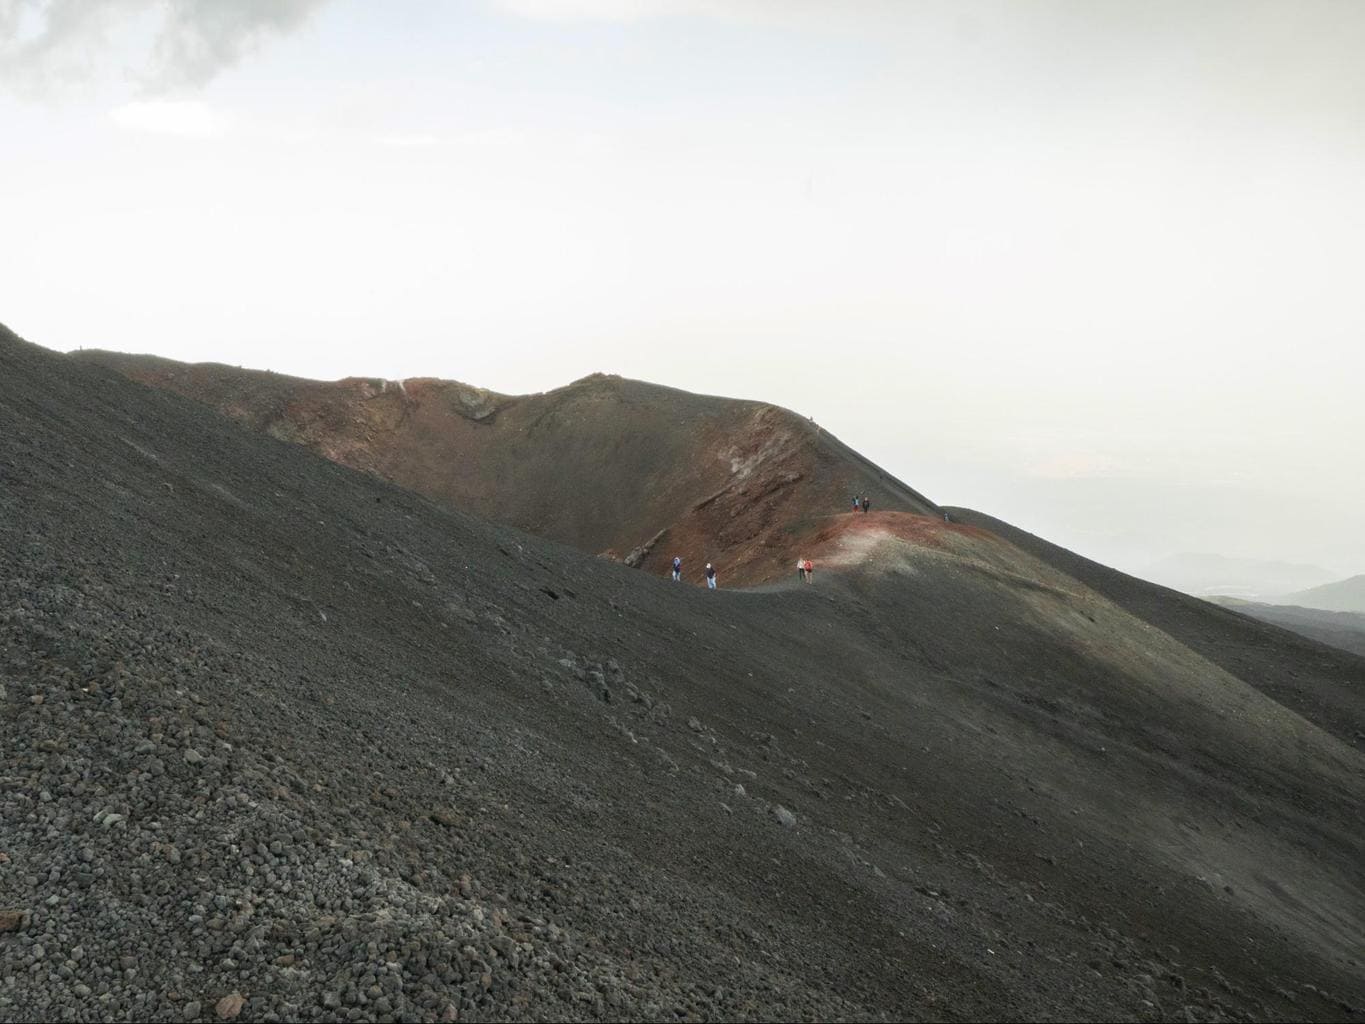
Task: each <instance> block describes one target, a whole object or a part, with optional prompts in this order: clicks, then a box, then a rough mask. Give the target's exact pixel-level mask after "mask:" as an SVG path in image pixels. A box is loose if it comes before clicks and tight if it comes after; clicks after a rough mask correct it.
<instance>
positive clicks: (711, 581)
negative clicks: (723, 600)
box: [706, 562, 716, 590]
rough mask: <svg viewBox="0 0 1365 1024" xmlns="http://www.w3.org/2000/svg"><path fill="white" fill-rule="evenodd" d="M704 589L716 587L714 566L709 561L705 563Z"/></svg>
mask: <svg viewBox="0 0 1365 1024" xmlns="http://www.w3.org/2000/svg"><path fill="white" fill-rule="evenodd" d="M706 589H707V590H715V589H716V567H715V566H714V565H712V564H711V563H710V562H707V563H706Z"/></svg>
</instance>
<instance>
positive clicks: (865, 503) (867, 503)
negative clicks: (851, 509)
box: [863, 495, 872, 515]
mask: <svg viewBox="0 0 1365 1024" xmlns="http://www.w3.org/2000/svg"><path fill="white" fill-rule="evenodd" d="M871 507H872V499H871V498H869V497H868V496H867V495H863V515H867V510H868V509H870V508H871Z"/></svg>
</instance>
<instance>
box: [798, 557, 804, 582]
mask: <svg viewBox="0 0 1365 1024" xmlns="http://www.w3.org/2000/svg"><path fill="white" fill-rule="evenodd" d="M796 578H797V579H798V580H802V581H804V580H805V578H806V560H805V559H804V558H798V559H797V560H796Z"/></svg>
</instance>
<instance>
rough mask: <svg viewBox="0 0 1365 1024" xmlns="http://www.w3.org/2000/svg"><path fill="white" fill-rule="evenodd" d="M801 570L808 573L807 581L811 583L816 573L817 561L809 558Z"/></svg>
mask: <svg viewBox="0 0 1365 1024" xmlns="http://www.w3.org/2000/svg"><path fill="white" fill-rule="evenodd" d="M801 571H802V572H804V573H805V574H806V582H807V583H810V582H811V576H812V575H814V573H815V563H814V562H812V561H811V560H810V559H809V558H807V559H806V562H805V564H804V565H803V566H801Z"/></svg>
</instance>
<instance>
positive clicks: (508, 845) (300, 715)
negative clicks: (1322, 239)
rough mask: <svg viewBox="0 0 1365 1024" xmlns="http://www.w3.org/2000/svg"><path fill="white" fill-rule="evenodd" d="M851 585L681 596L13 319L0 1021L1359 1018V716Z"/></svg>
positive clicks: (1056, 586)
mask: <svg viewBox="0 0 1365 1024" xmlns="http://www.w3.org/2000/svg"><path fill="white" fill-rule="evenodd" d="M964 537H966V535H965V534H964ZM968 541H971V543H973V544H976V543H978V542H977V541H975V540H972V539H971V538H970V537H967V538H966V540H964V544H965V543H967V542H968ZM964 550H965V549H964ZM972 550H973V551H975V550H977V549H975V548H973V549H972ZM873 564H875V565H876V566H878V570H877V571H875V572H874V571H871V570H869V571H867V572H850V573H848V574H847V575H846V576H844V577H842V578H835V577H833V576H830V575H824V576H822V577H821V579H820V585H819V586H817V587H810V588H805V589H798V588H795V587H792V588H789V589H787V590H777V591H773V592H768V593H762V594H758V593H744V592H725V591H722V592H719V593H716V594H708V593H706V592H704V591H699V590H695V589H692V588H678V587H673V586H671V585H670V584H668V583H664V582H661V581H659V580H657V579H654V578H650V577H647V576H645V575H644V574H641V573H639V572H635V571H633V570H630V569H626V568H624V567H622V566H619V565H615V564H611V563H608V562H605V561H602V560H597V559H593V558H590V557H587V556H584V555H582V554H580V553H578V552H576V551H573V550H570V549H568V548H564V547H560V546H557V545H554V544H551V543H548V542H545V541H542V540H538V539H535V538H532V537H529V536H527V535H524V534H521V533H518V532H516V531H514V530H511V529H506V528H499V527H494V526H489V525H486V524H484V523H481V522H479V521H477V520H474V519H471V518H469V517H465V516H462V515H459V514H457V513H452V512H450V511H447V510H443V509H441V508H438V507H436V506H435V505H434V504H432V503H430V502H428V501H425V500H423V499H421V498H418V497H415V496H414V495H412V494H410V493H407V492H404V491H401V490H398V489H396V488H394V487H391V486H388V485H386V484H384V483H382V482H380V481H377V480H376V479H374V478H373V477H371V476H367V475H362V474H357V473H354V472H350V471H347V470H345V469H342V468H340V467H338V466H336V465H333V464H331V463H328V462H325V461H323V460H321V459H319V458H316V457H314V456H312V455H310V454H308V453H307V452H305V451H303V450H301V449H299V448H297V447H292V446H289V445H286V444H283V443H280V442H275V441H272V440H270V439H268V438H264V437H261V436H259V435H255V434H251V433H248V432H247V431H245V430H242V429H240V428H238V427H236V426H234V425H232V424H230V423H228V422H227V421H225V420H223V419H222V418H220V417H218V416H217V415H215V414H214V413H212V412H210V411H208V410H206V409H204V408H202V407H200V406H197V405H194V404H193V403H191V402H189V401H186V400H182V399H178V398H176V397H175V396H172V395H168V394H165V393H161V392H155V391H152V390H149V389H146V388H143V387H141V386H139V385H136V384H133V383H131V382H128V381H126V380H124V379H122V378H120V377H117V376H116V375H114V374H112V373H110V372H108V371H104V370H101V369H99V368H96V367H90V366H82V365H80V364H77V363H75V362H74V361H71V360H66V359H63V358H61V357H57V356H54V355H52V354H49V353H46V352H43V351H42V350H39V349H36V348H33V347H30V346H27V345H25V344H23V343H21V342H19V341H18V340H17V339H14V338H13V337H12V336H4V335H0V686H2V687H3V690H0V714H3V716H4V731H3V741H0V742H3V748H0V775H2V776H3V784H2V785H0V821H2V822H3V832H2V833H0V850H2V851H3V853H4V855H5V856H4V858H3V859H0V908H4V909H6V910H18V911H20V912H21V914H20V915H19V916H18V918H16V917H15V915H0V926H12V925H16V924H17V925H18V927H17V930H9V931H5V932H3V933H0V1018H4V1019H30V1018H36V1019H55V1020H62V1019H73V1020H102V1019H150V1020H162V1019H168V1020H184V1019H194V1018H196V1017H198V1016H202V1017H204V1018H206V1019H215V1006H216V1004H217V1003H218V1001H219V1000H220V999H223V998H224V997H226V996H231V995H233V994H238V995H240V996H241V997H243V999H244V1000H245V1002H244V1004H243V1008H242V1011H241V1013H242V1017H243V1018H244V1019H253V1020H260V1019H266V1020H268V1019H303V1020H312V1019H319V1020H335V1019H397V1020H439V1019H453V1018H454V1017H455V1016H458V1018H459V1019H461V1020H478V1019H501V1018H527V1019H544V1020H548V1019H578V1018H602V1017H606V1018H639V1017H649V1018H665V1019H684V1018H689V1017H691V1018H823V1019H829V1018H861V1019H979V1018H983V1017H1012V1018H1083V1017H1103V1018H1108V1019H1143V1018H1167V1017H1174V1018H1182V1019H1184V1018H1192V1019H1224V1018H1249V1017H1267V1016H1269V1017H1297V1018H1320V1019H1340V1018H1342V1017H1343V1016H1350V1017H1359V1016H1360V1014H1361V1008H1362V1007H1365V985H1362V982H1361V971H1362V967H1361V964H1360V962H1359V959H1358V958H1359V956H1360V949H1361V948H1362V940H1363V939H1365V928H1363V927H1362V922H1363V921H1365V906H1363V905H1362V904H1363V903H1365V897H1362V892H1363V891H1365V868H1363V867H1362V865H1365V845H1363V844H1362V838H1361V837H1362V834H1365V829H1363V828H1362V824H1365V823H1363V822H1362V818H1361V814H1362V810H1361V808H1362V806H1365V801H1362V795H1365V758H1363V757H1362V755H1361V753H1360V750H1359V749H1358V748H1357V747H1355V746H1353V745H1352V743H1351V741H1350V733H1349V732H1347V733H1344V734H1343V732H1342V729H1341V728H1336V727H1338V726H1342V727H1343V728H1344V725H1345V723H1344V720H1340V719H1333V720H1332V721H1328V722H1325V724H1326V725H1327V726H1330V727H1333V728H1334V730H1335V733H1334V732H1329V731H1328V729H1327V728H1324V727H1320V726H1319V724H1315V723H1314V722H1313V721H1312V720H1311V718H1312V715H1311V714H1310V712H1311V708H1310V707H1307V705H1305V710H1304V713H1303V714H1299V713H1297V712H1295V711H1290V710H1287V709H1286V708H1285V707H1284V706H1282V705H1281V704H1279V703H1277V702H1275V701H1273V700H1271V699H1270V698H1269V697H1267V696H1266V695H1265V693H1263V692H1261V690H1259V689H1257V688H1256V687H1255V686H1253V685H1251V684H1250V683H1249V682H1248V681H1244V680H1243V679H1242V678H1239V677H1238V676H1237V675H1236V674H1235V673H1230V672H1228V671H1225V667H1226V666H1224V667H1219V666H1218V665H1215V664H1214V663H1213V662H1212V661H1211V660H1209V659H1208V658H1207V657H1206V656H1205V655H1204V654H1201V653H1200V652H1198V651H1196V650H1194V649H1193V648H1191V647H1190V646H1187V645H1186V644H1184V643H1181V642H1178V641H1177V640H1176V639H1173V638H1172V637H1171V636H1170V635H1169V633H1167V632H1164V631H1162V630H1158V629H1156V628H1155V627H1153V626H1152V625H1151V624H1150V623H1149V622H1147V621H1144V620H1143V619H1142V618H1140V617H1137V616H1134V615H1132V614H1130V613H1129V612H1128V611H1125V610H1124V609H1123V608H1122V607H1120V606H1119V605H1117V604H1115V603H1114V602H1112V601H1110V600H1108V599H1107V598H1105V597H1104V596H1101V595H1100V594H1098V593H1096V592H1095V591H1094V590H1091V589H1090V588H1089V587H1086V586H1084V585H1082V584H1081V583H1080V582H1077V581H1076V580H1074V579H1073V578H1071V577H1070V576H1067V575H1065V574H1062V573H1057V572H1054V571H1052V570H1050V569H1049V568H1048V567H1047V565H1046V564H1045V562H1044V561H1037V562H1036V565H1033V566H1032V568H1031V569H1030V570H1029V572H1027V573H1022V572H1021V571H1020V568H1019V567H1020V566H1026V567H1027V566H1029V565H1031V564H1032V563H1029V562H1028V560H1027V556H1025V555H1024V554H1022V553H1021V552H1018V551H1016V549H1014V548H1008V546H1006V545H1004V544H1000V553H999V555H998V559H997V560H996V561H994V562H993V561H991V560H990V559H984V558H981V557H976V556H972V557H966V556H963V557H957V556H955V555H954V554H953V553H951V552H928V551H921V550H915V549H910V548H902V547H900V546H897V545H896V544H895V543H894V542H888V546H887V547H886V549H885V550H884V551H882V552H881V553H880V554H879V556H878V557H877V558H876V559H874V563H873ZM1215 611H1216V609H1215ZM1229 642H1231V641H1229ZM1286 657H1289V656H1286ZM1336 665H1337V668H1336V669H1334V670H1333V671H1337V672H1338V673H1339V677H1332V679H1331V680H1328V682H1330V684H1331V685H1332V686H1335V687H1338V688H1342V689H1345V690H1349V688H1350V687H1351V686H1352V685H1353V684H1358V682H1359V679H1360V678H1361V672H1362V668H1363V667H1365V662H1362V661H1361V660H1359V659H1356V660H1354V661H1340V662H1338V663H1336ZM1323 671H1324V672H1326V671H1327V670H1325V669H1324V670H1323ZM1325 678H1326V677H1325V676H1324V679H1325ZM1323 685H1327V683H1324V684H1323ZM1329 703H1330V706H1331V709H1332V714H1333V715H1347V714H1349V713H1350V712H1349V708H1344V707H1342V706H1341V704H1342V701H1341V700H1340V699H1338V698H1335V697H1334V698H1333V700H1332V701H1331V702H1329ZM1362 727H1363V726H1362V724H1361V723H1359V722H1357V723H1356V729H1359V728H1362ZM779 808H780V809H781V810H782V811H784V812H789V814H788V813H784V814H779V813H778V812H779ZM784 820H785V821H787V822H790V824H784Z"/></svg>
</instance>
